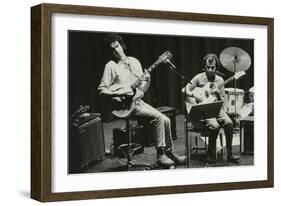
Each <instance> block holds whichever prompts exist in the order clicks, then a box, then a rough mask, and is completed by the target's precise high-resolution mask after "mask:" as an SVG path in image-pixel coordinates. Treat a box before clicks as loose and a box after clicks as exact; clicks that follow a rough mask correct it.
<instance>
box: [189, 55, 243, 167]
mask: <svg viewBox="0 0 281 206" xmlns="http://www.w3.org/2000/svg"><path fill="white" fill-rule="evenodd" d="M203 65H204V72H202V73H200V74H197V75H196V76H195V77H194V78H193V79H192V80H191V81H190V82H189V83H188V84H187V85H186V87H185V90H184V92H185V93H186V95H187V97H189V98H190V97H191V98H193V99H194V100H195V102H196V103H200V102H202V101H203V98H202V97H201V96H199V95H198V94H196V93H195V92H193V90H194V89H195V88H196V87H204V86H205V85H206V84H208V83H210V85H211V86H216V85H220V84H222V83H223V82H224V80H223V78H222V77H220V76H218V75H216V69H218V68H219V67H220V61H219V59H218V57H217V56H216V55H215V54H207V55H206V56H205V57H204V59H203ZM215 96H216V97H217V99H218V100H223V96H224V88H223V87H222V88H221V89H220V90H219V89H218V90H217V91H216V92H215ZM205 126H206V127H207V128H208V129H209V130H210V136H209V145H208V154H207V156H208V157H207V161H208V162H210V163H214V162H215V152H216V148H215V147H216V139H217V136H218V132H219V128H220V127H223V128H224V132H225V136H226V148H227V161H228V162H232V163H238V160H239V157H238V156H235V155H233V154H232V139H233V122H232V121H231V119H230V118H229V116H228V115H227V114H226V112H225V111H224V109H223V107H222V108H221V111H220V113H219V115H218V117H217V118H211V119H207V120H206V121H205Z"/></svg>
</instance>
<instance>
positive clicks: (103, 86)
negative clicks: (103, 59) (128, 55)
mask: <svg viewBox="0 0 281 206" xmlns="http://www.w3.org/2000/svg"><path fill="white" fill-rule="evenodd" d="M112 64H113V62H109V63H107V64H106V65H105V68H104V71H103V76H102V79H101V82H100V85H99V86H98V89H97V90H98V91H99V92H100V93H102V92H103V91H104V90H107V89H109V87H110V86H111V85H112V83H113V81H114V78H115V73H114V72H113V65H112Z"/></svg>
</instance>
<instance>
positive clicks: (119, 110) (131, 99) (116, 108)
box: [110, 51, 172, 118]
mask: <svg viewBox="0 0 281 206" xmlns="http://www.w3.org/2000/svg"><path fill="white" fill-rule="evenodd" d="M171 58H172V54H171V52H170V51H165V52H164V53H163V54H161V55H160V56H159V58H158V59H157V60H156V61H155V62H154V63H153V64H152V65H151V66H150V67H149V68H148V69H147V70H146V72H145V73H144V74H143V75H142V76H140V77H138V76H136V75H135V74H133V73H131V77H130V78H131V79H133V80H134V81H133V83H132V84H131V85H114V86H113V87H114V88H110V89H111V90H112V91H117V90H120V89H122V90H125V91H133V92H132V95H124V96H123V97H120V100H121V101H120V102H118V103H117V104H116V105H113V111H112V114H113V115H114V116H116V117H118V118H127V117H129V116H130V115H131V114H132V113H133V112H134V110H135V106H136V105H135V102H136V101H137V100H139V99H141V98H142V97H143V96H144V92H146V91H147V89H148V88H146V89H145V91H142V90H141V89H140V88H139V86H140V85H141V83H142V81H143V80H144V79H145V78H146V74H147V73H151V72H152V71H153V70H154V69H155V68H156V67H157V66H158V65H159V64H160V63H166V62H167V61H168V60H170V59H171ZM116 87H119V88H116ZM121 87H122V88H121Z"/></svg>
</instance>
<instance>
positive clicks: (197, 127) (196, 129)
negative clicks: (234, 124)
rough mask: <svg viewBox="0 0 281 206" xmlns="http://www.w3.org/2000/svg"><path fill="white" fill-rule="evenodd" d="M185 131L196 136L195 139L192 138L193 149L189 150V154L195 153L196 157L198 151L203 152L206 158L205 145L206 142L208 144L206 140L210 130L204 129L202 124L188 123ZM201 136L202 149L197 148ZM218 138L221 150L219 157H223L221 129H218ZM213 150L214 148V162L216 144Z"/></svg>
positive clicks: (206, 147)
mask: <svg viewBox="0 0 281 206" xmlns="http://www.w3.org/2000/svg"><path fill="white" fill-rule="evenodd" d="M187 130H188V133H189V132H192V133H195V134H196V135H195V138H194V141H195V147H193V148H191V152H193V151H195V152H196V156H198V155H199V151H201V150H203V151H205V154H206V156H207V154H208V144H207V142H208V138H209V136H210V130H209V129H206V128H204V126H203V124H202V123H200V122H198V123H192V122H188V123H187ZM202 136H203V137H204V147H200V146H199V140H200V138H201V137H202ZM218 136H219V142H220V146H221V148H222V150H221V155H222V156H223V152H224V151H223V128H220V130H219V133H218ZM215 148H216V154H215V160H217V145H216V144H215Z"/></svg>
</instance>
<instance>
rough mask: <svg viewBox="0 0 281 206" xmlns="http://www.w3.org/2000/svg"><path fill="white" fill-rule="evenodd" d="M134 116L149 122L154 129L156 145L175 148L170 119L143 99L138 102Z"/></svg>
mask: <svg viewBox="0 0 281 206" xmlns="http://www.w3.org/2000/svg"><path fill="white" fill-rule="evenodd" d="M134 118H136V119H137V120H141V121H145V122H149V123H150V124H151V125H152V127H153V131H154V139H155V146H156V147H165V149H173V141H172V134H171V123H170V119H169V118H168V117H167V116H166V115H164V114H162V113H161V112H159V111H158V110H157V109H155V108H154V107H152V106H150V105H149V104H147V103H145V102H144V101H142V100H138V101H137V102H136V110H135V114H134Z"/></svg>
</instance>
